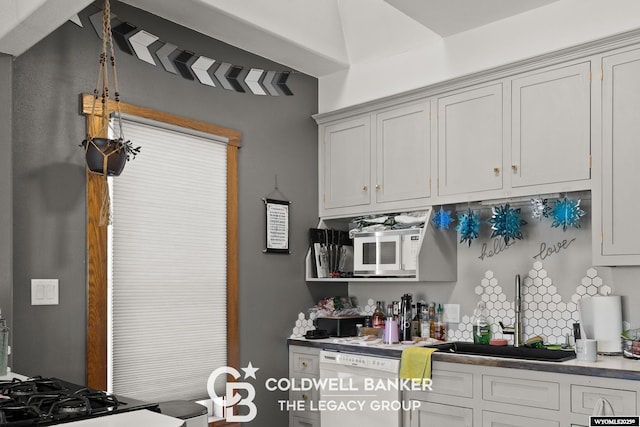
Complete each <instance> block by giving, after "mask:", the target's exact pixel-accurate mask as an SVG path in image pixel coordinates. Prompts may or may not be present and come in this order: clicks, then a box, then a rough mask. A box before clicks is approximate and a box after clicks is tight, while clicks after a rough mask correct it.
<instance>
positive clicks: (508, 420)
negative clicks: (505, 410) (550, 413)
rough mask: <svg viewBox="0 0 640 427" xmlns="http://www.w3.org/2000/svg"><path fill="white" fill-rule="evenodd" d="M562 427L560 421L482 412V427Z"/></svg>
mask: <svg viewBox="0 0 640 427" xmlns="http://www.w3.org/2000/svg"><path fill="white" fill-rule="evenodd" d="M533 426H535V427H560V422H559V421H551V420H541V419H539V418H532V417H522V416H520V415H511V414H502V413H499V412H489V411H483V412H482V427H533Z"/></svg>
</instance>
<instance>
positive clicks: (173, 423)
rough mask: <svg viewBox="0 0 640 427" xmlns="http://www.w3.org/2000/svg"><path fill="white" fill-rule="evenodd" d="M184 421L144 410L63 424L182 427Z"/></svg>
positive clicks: (85, 426)
mask: <svg viewBox="0 0 640 427" xmlns="http://www.w3.org/2000/svg"><path fill="white" fill-rule="evenodd" d="M183 424H184V420H179V419H178V418H173V417H169V416H167V415H162V414H158V413H157V412H152V411H148V410H146V409H142V410H139V411H131V412H124V413H121V414H114V415H107V416H104V417H97V418H91V419H88V420H82V421H74V422H71V423H65V424H61V425H63V426H65V427H66V426H69V427H71V426H73V427H142V426H153V427H181V426H182V425H183Z"/></svg>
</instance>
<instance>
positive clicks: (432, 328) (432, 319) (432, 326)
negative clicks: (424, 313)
mask: <svg viewBox="0 0 640 427" xmlns="http://www.w3.org/2000/svg"><path fill="white" fill-rule="evenodd" d="M435 336H436V303H435V302H432V303H430V304H429V337H430V338H435Z"/></svg>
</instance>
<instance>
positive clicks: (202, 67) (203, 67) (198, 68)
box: [191, 56, 216, 87]
mask: <svg viewBox="0 0 640 427" xmlns="http://www.w3.org/2000/svg"><path fill="white" fill-rule="evenodd" d="M215 62H216V60H215V59H211V58H207V57H206V56H201V57H199V58H198V59H196V62H194V63H193V65H192V66H191V69H192V70H193V73H194V74H195V75H196V77H197V78H198V80H200V83H202V84H203V85H207V86H213V87H215V86H216V84H215V82H214V81H213V79H212V78H211V76H210V75H209V72H208V71H209V68H211V66H212V65H213V64H214V63H215Z"/></svg>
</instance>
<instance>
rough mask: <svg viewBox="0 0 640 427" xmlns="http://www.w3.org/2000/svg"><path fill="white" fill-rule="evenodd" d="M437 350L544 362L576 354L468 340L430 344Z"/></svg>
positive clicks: (569, 351) (561, 359)
mask: <svg viewBox="0 0 640 427" xmlns="http://www.w3.org/2000/svg"><path fill="white" fill-rule="evenodd" d="M429 347H432V348H437V349H438V350H439V351H442V352H446V353H456V354H469V355H475V356H491V357H505V358H508V359H524V360H538V361H545V362H564V361H565V360H571V359H575V357H576V354H575V353H574V352H573V351H572V350H549V349H547V348H530V347H512V346H494V345H486V344H484V345H483V344H473V343H469V342H461V341H456V342H448V343H444V344H436V345H430V346H429Z"/></svg>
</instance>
